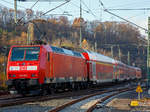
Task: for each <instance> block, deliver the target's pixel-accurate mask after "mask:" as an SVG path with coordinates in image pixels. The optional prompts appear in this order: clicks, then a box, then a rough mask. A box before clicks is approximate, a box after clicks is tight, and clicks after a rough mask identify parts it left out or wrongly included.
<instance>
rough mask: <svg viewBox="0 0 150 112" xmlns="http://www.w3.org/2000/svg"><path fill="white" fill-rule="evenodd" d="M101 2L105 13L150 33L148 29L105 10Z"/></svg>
mask: <svg viewBox="0 0 150 112" xmlns="http://www.w3.org/2000/svg"><path fill="white" fill-rule="evenodd" d="M99 2H100V4H101V5H102V7H103V10H104V11H105V12H107V13H109V14H111V15H113V16H116V17H118V18H120V19H122V20H124V21H126V22H128V23H130V24H132V25H134V26H136V27H138V28H141V29H142V30H144V31H146V32H148V30H147V29H146V28H143V27H141V26H139V25H137V24H135V23H133V22H131V21H129V20H127V19H125V18H123V17H121V16H119V15H117V14H114V13H112V12H110V11H108V10H107V9H106V8H105V6H104V4H103V2H102V1H101V0H99Z"/></svg>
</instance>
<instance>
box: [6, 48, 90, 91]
mask: <svg viewBox="0 0 150 112" xmlns="http://www.w3.org/2000/svg"><path fill="white" fill-rule="evenodd" d="M76 71H78V72H76ZM7 78H8V81H7V84H8V86H9V88H14V89H15V90H17V91H18V92H19V93H21V92H22V91H26V92H27V91H29V90H32V89H33V87H34V88H35V89H37V88H38V89H41V88H42V89H43V88H45V85H46V87H48V86H47V85H48V84H49V86H50V87H53V88H57V87H56V86H60V87H61V86H62V85H63V84H62V83H65V86H66V85H67V86H70V82H72V83H74V82H75V83H81V82H84V81H86V79H87V68H86V60H85V59H84V57H83V56H82V54H80V53H78V52H74V51H70V50H67V49H62V48H57V47H52V46H47V45H46V46H45V45H41V46H12V47H11V49H10V52H9V56H8V65H7Z"/></svg>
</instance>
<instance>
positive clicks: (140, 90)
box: [136, 85, 143, 100]
mask: <svg viewBox="0 0 150 112" xmlns="http://www.w3.org/2000/svg"><path fill="white" fill-rule="evenodd" d="M136 92H137V93H138V99H139V100H140V93H142V92H143V90H142V88H141V86H140V85H138V86H137V88H136Z"/></svg>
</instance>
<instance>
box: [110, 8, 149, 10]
mask: <svg viewBox="0 0 150 112" xmlns="http://www.w3.org/2000/svg"><path fill="white" fill-rule="evenodd" d="M107 10H110V11H116V10H119V11H127V10H141V11H143V10H150V8H135V9H129V8H128V9H110V8H108V9H107Z"/></svg>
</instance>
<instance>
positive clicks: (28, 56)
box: [11, 47, 40, 61]
mask: <svg viewBox="0 0 150 112" xmlns="http://www.w3.org/2000/svg"><path fill="white" fill-rule="evenodd" d="M39 52H40V47H14V48H13V49H12V53H11V61H24V60H25V61H35V60H38V57H39Z"/></svg>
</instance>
